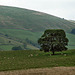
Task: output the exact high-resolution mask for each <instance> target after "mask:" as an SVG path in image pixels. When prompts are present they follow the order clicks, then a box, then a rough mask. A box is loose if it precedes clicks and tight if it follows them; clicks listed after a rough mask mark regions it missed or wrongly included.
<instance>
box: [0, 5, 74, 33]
mask: <svg viewBox="0 0 75 75" xmlns="http://www.w3.org/2000/svg"><path fill="white" fill-rule="evenodd" d="M74 27H75V23H72V22H69V21H67V20H64V19H61V18H58V17H55V16H52V15H48V14H45V13H41V12H36V11H32V10H27V9H21V8H14V7H3V6H0V28H22V29H29V30H30V29H32V31H41V30H45V29H48V28H61V29H64V30H65V31H67V32H70V31H71V30H72V28H74Z"/></svg>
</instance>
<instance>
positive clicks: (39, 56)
mask: <svg viewBox="0 0 75 75" xmlns="http://www.w3.org/2000/svg"><path fill="white" fill-rule="evenodd" d="M63 53H64V54H63V55H59V54H60V52H59V53H58V52H57V53H56V54H57V55H55V56H50V53H44V52H41V51H38V50H25V51H0V60H1V61H0V71H3V70H18V69H30V68H46V67H59V66H65V67H71V66H75V50H68V51H65V52H63ZM65 54H66V56H65ZM30 55H33V56H30Z"/></svg>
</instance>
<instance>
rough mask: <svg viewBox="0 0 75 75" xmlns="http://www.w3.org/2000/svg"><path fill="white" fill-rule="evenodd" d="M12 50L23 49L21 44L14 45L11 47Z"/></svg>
mask: <svg viewBox="0 0 75 75" xmlns="http://www.w3.org/2000/svg"><path fill="white" fill-rule="evenodd" d="M12 50H23V48H22V47H21V46H17V47H16V46H15V47H12Z"/></svg>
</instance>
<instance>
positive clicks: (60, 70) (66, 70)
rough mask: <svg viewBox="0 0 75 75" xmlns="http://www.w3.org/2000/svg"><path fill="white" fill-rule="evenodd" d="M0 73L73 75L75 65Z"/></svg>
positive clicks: (16, 74) (10, 74) (2, 73)
mask: <svg viewBox="0 0 75 75" xmlns="http://www.w3.org/2000/svg"><path fill="white" fill-rule="evenodd" d="M0 75H75V67H54V68H44V69H41V68H40V69H29V70H16V71H4V72H0Z"/></svg>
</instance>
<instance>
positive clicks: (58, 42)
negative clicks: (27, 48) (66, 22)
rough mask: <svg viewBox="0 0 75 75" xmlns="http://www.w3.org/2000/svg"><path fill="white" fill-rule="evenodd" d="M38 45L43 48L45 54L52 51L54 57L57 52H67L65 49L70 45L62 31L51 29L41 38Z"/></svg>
mask: <svg viewBox="0 0 75 75" xmlns="http://www.w3.org/2000/svg"><path fill="white" fill-rule="evenodd" d="M38 43H39V44H40V46H41V49H40V50H41V51H42V50H44V52H49V51H52V53H53V55H54V54H55V51H63V50H67V48H66V47H65V46H66V45H68V39H67V38H66V34H65V32H64V30H62V29H49V30H46V31H45V32H44V34H43V35H42V36H41V38H39V40H38Z"/></svg>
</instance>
